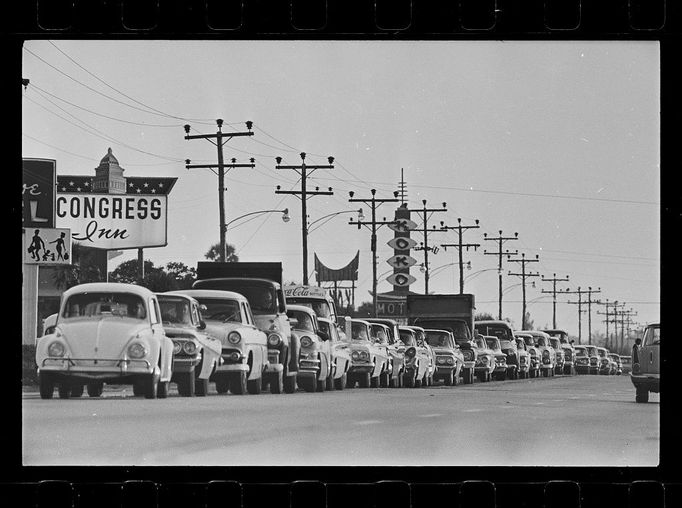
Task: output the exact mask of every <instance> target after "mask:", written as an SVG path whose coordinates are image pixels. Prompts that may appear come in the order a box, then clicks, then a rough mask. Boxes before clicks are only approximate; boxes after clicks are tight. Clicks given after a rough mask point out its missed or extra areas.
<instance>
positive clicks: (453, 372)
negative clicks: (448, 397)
mask: <svg viewBox="0 0 682 508" xmlns="http://www.w3.org/2000/svg"><path fill="white" fill-rule="evenodd" d="M424 332H425V334H426V342H427V343H428V344H429V346H431V349H432V350H433V352H434V354H435V355H436V371H435V372H434V374H433V380H434V381H440V380H443V383H444V384H445V385H446V386H451V385H456V384H458V383H459V373H460V371H461V370H462V366H463V365H464V356H463V355H462V352H461V351H460V350H459V347H458V346H457V344H455V339H454V337H453V335H452V332H449V331H447V330H434V329H428V328H427V329H425V330H424Z"/></svg>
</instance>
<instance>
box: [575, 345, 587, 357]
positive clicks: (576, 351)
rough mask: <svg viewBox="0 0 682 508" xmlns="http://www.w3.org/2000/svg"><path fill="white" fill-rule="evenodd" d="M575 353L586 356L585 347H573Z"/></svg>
mask: <svg viewBox="0 0 682 508" xmlns="http://www.w3.org/2000/svg"><path fill="white" fill-rule="evenodd" d="M575 355H576V356H587V349H585V348H584V347H576V348H575Z"/></svg>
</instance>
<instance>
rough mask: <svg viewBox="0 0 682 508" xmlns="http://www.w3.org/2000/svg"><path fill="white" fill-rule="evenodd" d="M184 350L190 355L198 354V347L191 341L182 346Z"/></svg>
mask: <svg viewBox="0 0 682 508" xmlns="http://www.w3.org/2000/svg"><path fill="white" fill-rule="evenodd" d="M182 350H183V351H184V352H185V353H187V354H188V355H193V354H194V353H196V352H197V345H196V344H195V343H194V342H192V341H191V340H188V341H187V342H185V343H184V344H183V345H182Z"/></svg>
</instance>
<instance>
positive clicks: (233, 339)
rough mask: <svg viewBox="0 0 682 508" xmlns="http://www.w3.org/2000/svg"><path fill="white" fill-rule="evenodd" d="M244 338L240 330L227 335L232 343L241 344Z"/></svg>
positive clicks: (228, 340)
mask: <svg viewBox="0 0 682 508" xmlns="http://www.w3.org/2000/svg"><path fill="white" fill-rule="evenodd" d="M241 340H242V336H241V335H239V332H230V333H229V334H228V335H227V342H229V343H230V344H239V343H240V342H241Z"/></svg>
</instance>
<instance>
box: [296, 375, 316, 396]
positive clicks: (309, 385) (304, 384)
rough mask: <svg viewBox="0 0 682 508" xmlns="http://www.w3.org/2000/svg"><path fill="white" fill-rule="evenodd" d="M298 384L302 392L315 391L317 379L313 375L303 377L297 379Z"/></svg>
mask: <svg viewBox="0 0 682 508" xmlns="http://www.w3.org/2000/svg"><path fill="white" fill-rule="evenodd" d="M298 386H299V388H301V389H302V390H303V391H304V392H308V393H315V391H316V389H317V380H316V379H315V378H314V377H303V378H301V379H299V380H298Z"/></svg>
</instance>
